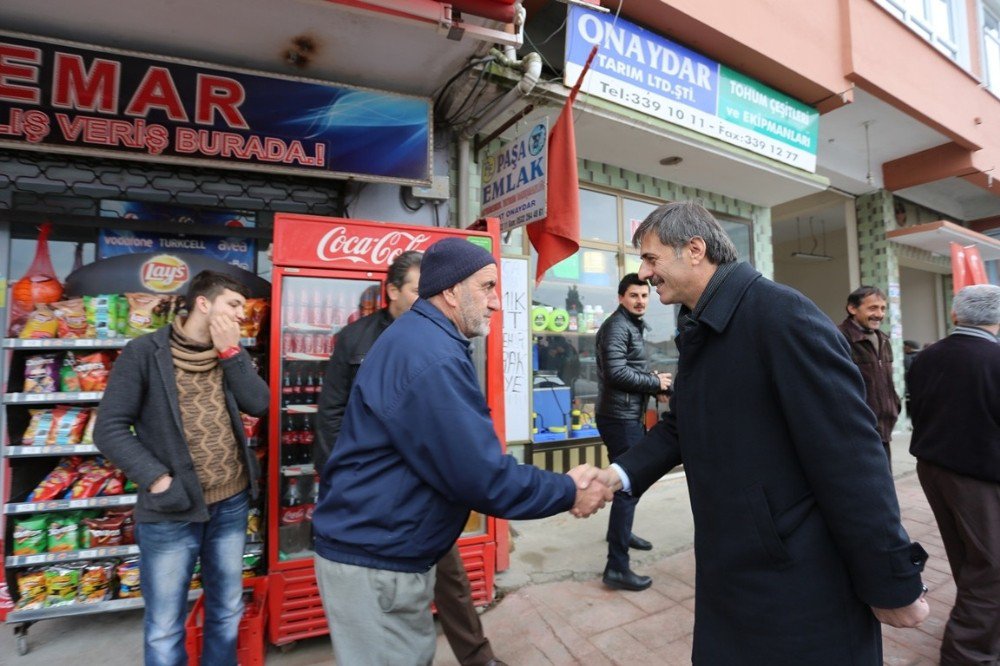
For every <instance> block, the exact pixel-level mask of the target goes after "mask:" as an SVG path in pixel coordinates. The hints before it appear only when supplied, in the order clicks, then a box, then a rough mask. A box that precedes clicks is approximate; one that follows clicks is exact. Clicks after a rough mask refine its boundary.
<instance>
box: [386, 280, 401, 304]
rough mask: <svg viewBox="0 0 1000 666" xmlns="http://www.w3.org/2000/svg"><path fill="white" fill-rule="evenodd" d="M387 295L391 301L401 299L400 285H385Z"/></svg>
mask: <svg viewBox="0 0 1000 666" xmlns="http://www.w3.org/2000/svg"><path fill="white" fill-rule="evenodd" d="M385 297H386V298H387V299H389V302H390V303H392V302H393V301H395V300H398V299H399V287H397V286H396V285H394V284H391V283H390V284H387V285H385Z"/></svg>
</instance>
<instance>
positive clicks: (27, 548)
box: [14, 513, 49, 555]
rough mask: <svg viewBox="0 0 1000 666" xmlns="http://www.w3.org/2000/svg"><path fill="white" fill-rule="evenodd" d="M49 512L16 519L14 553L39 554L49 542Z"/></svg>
mask: <svg viewBox="0 0 1000 666" xmlns="http://www.w3.org/2000/svg"><path fill="white" fill-rule="evenodd" d="M48 528H49V514H47V513H39V514H36V515H34V516H28V517H27V518H15V519H14V555H39V554H41V553H44V552H45V551H46V549H47V548H48V543H49V532H48Z"/></svg>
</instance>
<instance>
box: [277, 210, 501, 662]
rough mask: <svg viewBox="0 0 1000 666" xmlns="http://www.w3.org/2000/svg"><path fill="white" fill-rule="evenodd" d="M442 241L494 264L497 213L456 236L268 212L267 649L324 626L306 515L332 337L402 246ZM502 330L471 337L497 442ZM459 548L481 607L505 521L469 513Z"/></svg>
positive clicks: (367, 308) (374, 289)
mask: <svg viewBox="0 0 1000 666" xmlns="http://www.w3.org/2000/svg"><path fill="white" fill-rule="evenodd" d="M447 236H458V237H466V238H469V239H470V240H471V241H472V242H476V243H480V244H482V245H483V246H484V247H486V248H487V249H489V250H490V251H491V252H493V253H494V255H495V256H496V257H497V261H498V263H499V261H500V255H499V252H500V242H499V223H498V221H497V220H495V219H488V220H483V221H480V222H478V223H476V224H475V225H474V226H473V228H471V229H470V230H465V231H463V230H458V229H444V228H439V227H417V226H407V225H400V224H390V223H385V222H372V221H362V220H352V219H343V218H333V217H318V216H312V215H296V214H284V213H281V214H277V215H275V221H274V255H273V263H274V272H273V278H272V285H273V296H272V302H271V307H272V316H271V355H270V358H271V367H270V371H271V378H272V380H271V386H272V391H271V415H272V418H270V419H269V424H270V425H269V427H270V438H269V441H270V447H271V448H270V452H269V454H270V455H269V456H268V475H269V482H270V483H269V487H270V488H271V489H272V491H271V492H270V493H269V494H268V511H267V515H268V517H267V520H268V532H267V533H268V535H269V537H268V549H267V550H268V570H269V575H270V583H269V592H268V595H269V602H268V604H269V620H268V622H269V627H268V634H269V638H270V641H271V642H272V643H274V644H276V645H287V644H289V643H292V642H294V641H297V640H299V639H302V638H307V637H310V636H320V635H323V634H326V633H328V631H329V629H328V627H327V623H326V618H325V616H324V614H323V605H322V601H321V599H320V596H319V589H318V587H317V585H316V577H315V573H314V570H313V534H312V522H311V517H312V510H313V507H314V505H315V498H316V493H317V485H318V479H319V475H318V473H319V472H320V471H321V470H317V469H315V468H314V465H313V462H312V446H313V442H314V439H315V419H316V405H317V402H318V398H319V393H320V391H321V390H322V387H323V386H322V385H323V380H324V374H325V371H326V366H327V363H328V361H329V357H330V354H331V353H332V352H333V347H334V340H335V338H334V336H335V335H336V334H337V332H338V331H339V330H340V329H341V328H343V327H344V326H346V325H347V324H349V323H351V322H353V321H355V320H357V319H359V318H361V317H364V316H366V315H368V314H371V313H373V312H375V311H376V310H378V309H379V308H380V307H382V306H383V304H384V298H385V296H384V287H383V281H384V279H385V274H386V270H387V269H388V266H389V264H391V263H392V261H393V259H395V258H396V257H397V256H398V255H399V254H400V253H402V252H404V251H406V250H425V249H426V248H427V247H429V246H430V245H431V244H433V243H434V242H436V241H438V240H440V239H442V238H444V237H447ZM501 325H502V317H501V316H500V315H497V316H496V317H495V318H494V321H493V322H492V324H491V332H490V335H489V336H487V337H486V338H485V339H483V338H478V339H476V340H475V341H474V345H475V347H474V349H475V354H474V358H475V362H476V365H477V369H478V371H479V376H480V383H481V386H482V388H483V391H484V393H485V395H486V398H487V401H488V403H489V405H490V409H491V411H492V414H493V419H494V424H495V426H494V427H495V428H496V429H497V436H498V437H499V439H500V441H501V442H504V441H505V440H504V437H503V422H504V410H503V358H502V352H503V332H502V330H501ZM278 387H280V388H278ZM458 543H459V548H460V550H461V552H462V558H463V561H464V562H465V566H466V570H467V571H468V574H469V582H470V583H471V586H472V592H473V598H474V599H475V600H476V602H477V603H478V604H485V603H489V602H490V601H492V599H493V576H494V573H495V572H496V571H497V570H498V569H502V568H506V566H507V561H508V557H507V552H508V531H507V525H506V522H505V521H502V520H499V519H495V518H492V517H490V516H484V515H481V514H477V513H475V512H473V513H472V514H471V515H470V517H469V521H468V523H467V524H466V526H465V531H464V532H463V534H462V537H461V538H460V539H459V542H458ZM498 565H499V566H498Z"/></svg>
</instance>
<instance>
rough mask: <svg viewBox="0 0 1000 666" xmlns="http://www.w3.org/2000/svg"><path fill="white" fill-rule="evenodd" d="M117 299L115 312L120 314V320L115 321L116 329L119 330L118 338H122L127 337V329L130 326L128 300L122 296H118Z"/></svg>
mask: <svg viewBox="0 0 1000 666" xmlns="http://www.w3.org/2000/svg"><path fill="white" fill-rule="evenodd" d="M115 299H116V301H115V303H116V307H115V310H116V311H117V314H118V318H117V319H116V320H115V328H116V329H117V330H118V336H119V337H121V336H123V335H125V327H126V326H127V325H128V299H127V298H125V296H123V295H122V294H117V295H116V296H115Z"/></svg>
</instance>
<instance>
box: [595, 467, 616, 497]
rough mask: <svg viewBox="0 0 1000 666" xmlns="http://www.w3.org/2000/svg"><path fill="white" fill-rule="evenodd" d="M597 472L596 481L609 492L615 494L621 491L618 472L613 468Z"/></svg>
mask: <svg viewBox="0 0 1000 666" xmlns="http://www.w3.org/2000/svg"><path fill="white" fill-rule="evenodd" d="M597 471H598V474H597V477H596V478H597V480H598V481H600V482H601V483H603V484H604V485H606V486H607V487H608V488H609V489H610V490H611V492H617V491H619V490H621V489H622V480H621V479H620V478H619V477H618V472H616V471H615V470H614V468H613V467H608V468H606V469H600V470H597Z"/></svg>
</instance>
